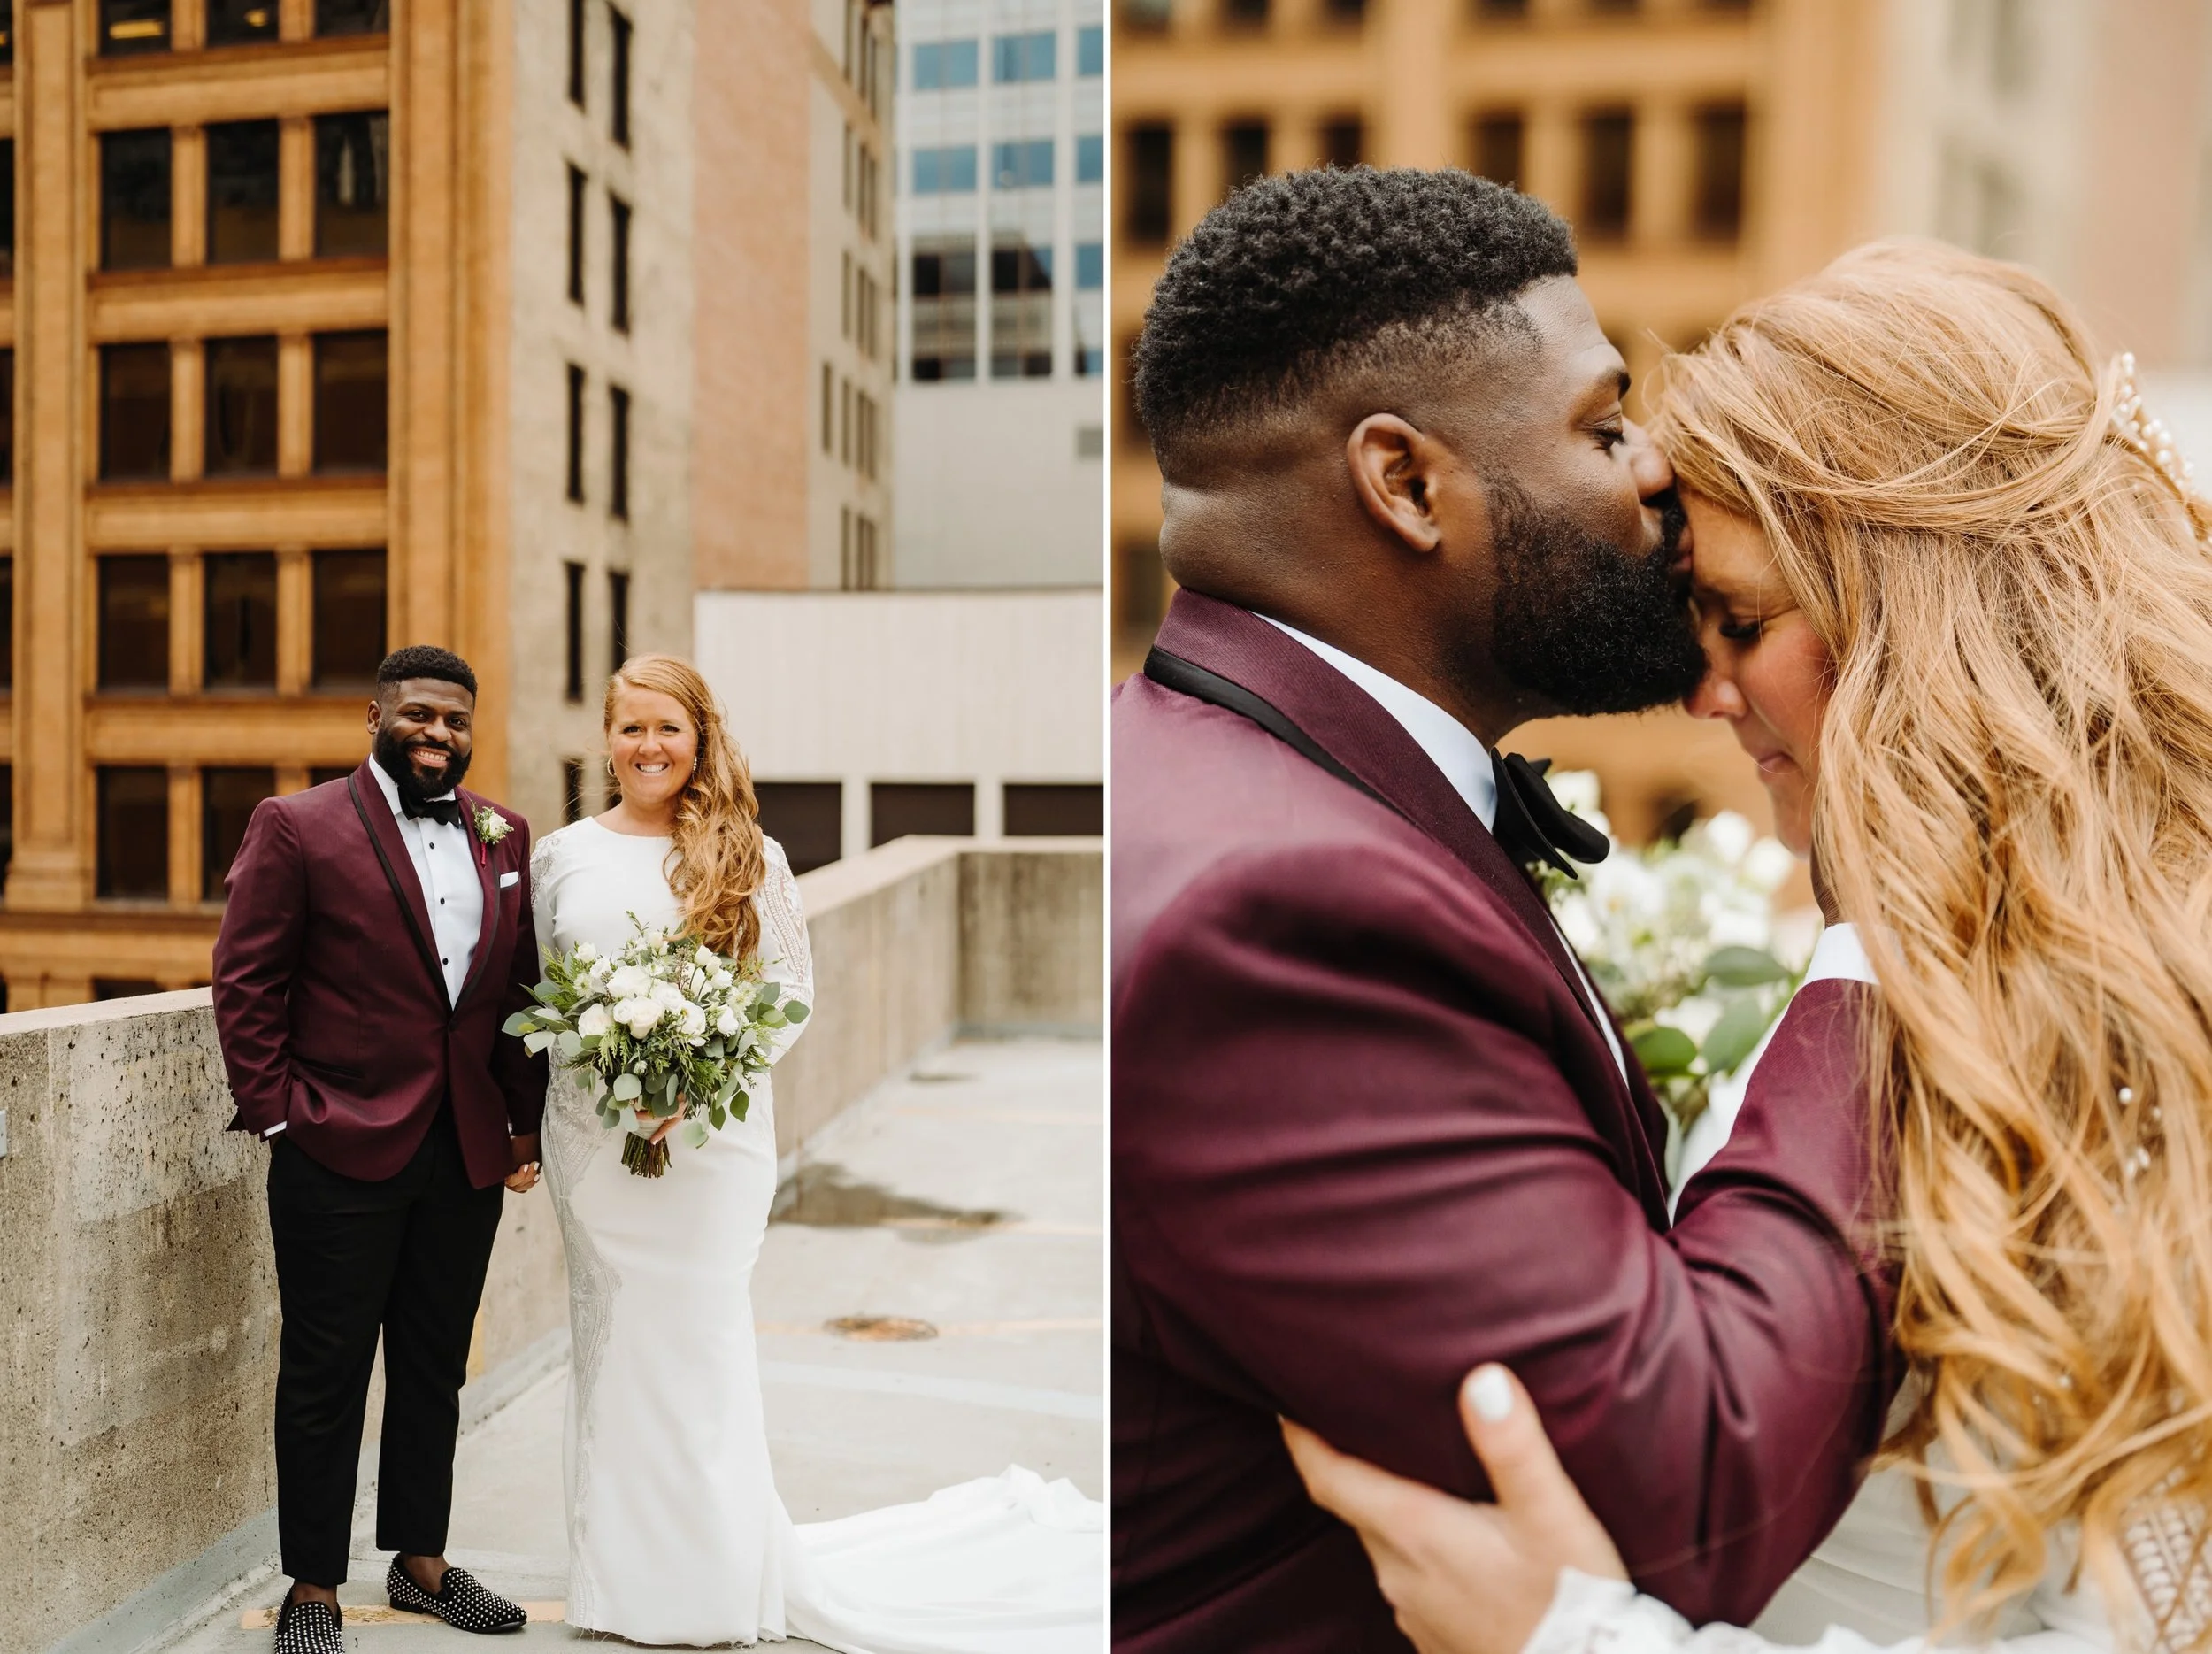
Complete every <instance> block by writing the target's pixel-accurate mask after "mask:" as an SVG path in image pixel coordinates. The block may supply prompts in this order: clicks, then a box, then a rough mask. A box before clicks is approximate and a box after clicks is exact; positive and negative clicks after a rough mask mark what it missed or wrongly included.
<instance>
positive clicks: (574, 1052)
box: [560, 1028, 584, 1062]
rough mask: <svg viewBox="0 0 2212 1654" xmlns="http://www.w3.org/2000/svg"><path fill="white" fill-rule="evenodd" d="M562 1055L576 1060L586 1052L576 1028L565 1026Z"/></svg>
mask: <svg viewBox="0 0 2212 1654" xmlns="http://www.w3.org/2000/svg"><path fill="white" fill-rule="evenodd" d="M560 1047H561V1055H562V1056H564V1057H565V1058H568V1060H569V1061H570V1062H574V1061H575V1060H576V1059H577V1058H579V1057H581V1056H582V1055H583V1054H584V1042H583V1039H582V1036H580V1035H579V1034H578V1033H577V1032H576V1030H575V1029H574V1028H563V1029H562V1030H561V1038H560Z"/></svg>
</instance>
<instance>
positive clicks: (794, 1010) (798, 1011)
mask: <svg viewBox="0 0 2212 1654" xmlns="http://www.w3.org/2000/svg"><path fill="white" fill-rule="evenodd" d="M783 1014H784V1015H785V1016H786V1017H787V1018H788V1019H790V1020H791V1021H792V1022H794V1023H800V1022H804V1021H805V1020H806V1019H807V1018H808V1017H809V1016H810V1015H811V1014H813V1013H812V1012H810V1011H808V1009H807V1008H806V1005H805V1004H803V1002H802V1001H799V1000H796V999H794V1000H791V1001H789V1002H788V1003H787V1004H785V1006H784V1008H783ZM813 1049H814V1048H813V1047H812V1046H811V1045H810V1046H808V1047H807V1050H813Z"/></svg>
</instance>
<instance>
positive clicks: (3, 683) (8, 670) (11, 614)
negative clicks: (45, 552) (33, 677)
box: [0, 557, 15, 695]
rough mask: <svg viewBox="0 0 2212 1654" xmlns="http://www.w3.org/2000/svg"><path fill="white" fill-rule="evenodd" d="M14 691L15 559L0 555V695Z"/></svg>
mask: <svg viewBox="0 0 2212 1654" xmlns="http://www.w3.org/2000/svg"><path fill="white" fill-rule="evenodd" d="M14 693H15V559H14V558H12V557H0V695H13V694H14Z"/></svg>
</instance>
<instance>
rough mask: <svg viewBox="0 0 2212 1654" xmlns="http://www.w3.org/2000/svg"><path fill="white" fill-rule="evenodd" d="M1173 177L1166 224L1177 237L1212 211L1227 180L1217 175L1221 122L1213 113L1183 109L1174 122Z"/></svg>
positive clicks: (1218, 171)
mask: <svg viewBox="0 0 2212 1654" xmlns="http://www.w3.org/2000/svg"><path fill="white" fill-rule="evenodd" d="M1174 127H1175V156H1174V165H1175V171H1174V177H1173V179H1172V185H1173V187H1172V188H1171V190H1170V192H1169V193H1170V195H1171V197H1172V202H1171V211H1170V212H1169V213H1168V223H1169V226H1170V235H1171V238H1174V239H1179V238H1181V237H1182V236H1185V235H1189V234H1190V232H1191V227H1192V226H1194V225H1195V224H1196V223H1197V222H1198V220H1199V219H1202V218H1204V217H1205V216H1206V214H1207V213H1208V212H1211V211H1212V210H1213V206H1214V204H1215V203H1216V202H1217V201H1219V200H1220V199H1221V196H1222V188H1223V186H1224V185H1225V184H1226V183H1227V180H1226V179H1225V178H1224V177H1223V176H1222V175H1221V121H1220V117H1219V114H1218V113H1217V112H1216V111H1214V110H1211V109H1208V110H1205V111H1202V112H1186V113H1185V114H1184V116H1183V118H1182V119H1179V120H1178V121H1176V122H1175V123H1174Z"/></svg>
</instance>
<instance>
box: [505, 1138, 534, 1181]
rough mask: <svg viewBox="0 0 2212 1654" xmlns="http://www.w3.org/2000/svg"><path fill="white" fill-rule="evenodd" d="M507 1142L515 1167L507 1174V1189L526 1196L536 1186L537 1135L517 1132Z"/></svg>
mask: <svg viewBox="0 0 2212 1654" xmlns="http://www.w3.org/2000/svg"><path fill="white" fill-rule="evenodd" d="M507 1142H508V1145H509V1147H510V1148H511V1150H512V1151H513V1154H514V1167H515V1169H514V1170H513V1171H511V1172H510V1173H507V1187H508V1188H509V1189H512V1190H514V1192H515V1193H516V1194H518V1195H526V1194H528V1193H529V1192H530V1191H531V1190H532V1189H535V1188H536V1187H537V1186H538V1166H539V1164H540V1162H539V1158H538V1134H537V1133H535V1132H534V1131H526V1132H518V1133H517V1134H516V1135H514V1136H512V1137H510V1138H508V1139H507Z"/></svg>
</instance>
